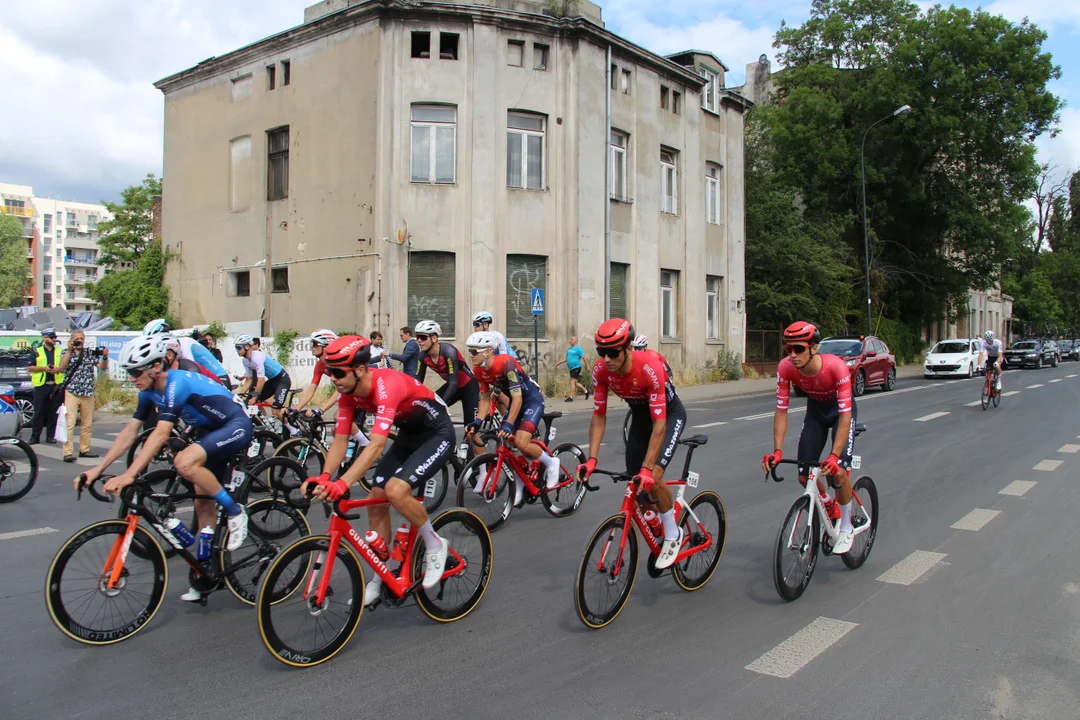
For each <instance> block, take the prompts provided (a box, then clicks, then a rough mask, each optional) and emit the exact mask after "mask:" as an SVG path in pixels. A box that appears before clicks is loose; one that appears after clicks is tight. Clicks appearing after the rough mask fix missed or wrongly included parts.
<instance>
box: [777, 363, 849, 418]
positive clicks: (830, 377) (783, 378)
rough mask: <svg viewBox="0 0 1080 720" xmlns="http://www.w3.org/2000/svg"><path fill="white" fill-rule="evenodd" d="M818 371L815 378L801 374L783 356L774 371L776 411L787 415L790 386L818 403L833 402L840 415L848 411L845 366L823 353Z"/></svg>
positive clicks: (847, 380)
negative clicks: (793, 385) (793, 386)
mask: <svg viewBox="0 0 1080 720" xmlns="http://www.w3.org/2000/svg"><path fill="white" fill-rule="evenodd" d="M818 357H820V358H821V369H820V370H818V372H817V373H816V374H815V375H803V374H802V373H801V372H799V371H798V370H797V369H796V368H795V366H794V365H793V364H792V363H791V358H790V357H786V358H784V359H783V360H781V361H780V367H779V368H778V369H777V371H776V409H777V410H780V411H781V412H787V409H788V402H789V400H790V397H791V385H792V383H794V384H795V387H797V388H799V389H800V390H802V391H803V392H804V393H806V396H807V397H808V398H810V399H811V400H814V401H815V402H819V403H831V402H833V401H835V402H836V404H837V406H838V407H839V408H840V412H842V413H846V412H851V405H852V401H851V370H849V369H848V366H847V363H845V362H844V361H843V360H841V359H840V358H839V357H837V356H836V355H829V354H828V353H824V354H821V355H818Z"/></svg>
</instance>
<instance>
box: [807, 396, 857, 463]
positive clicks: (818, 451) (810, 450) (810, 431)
mask: <svg viewBox="0 0 1080 720" xmlns="http://www.w3.org/2000/svg"><path fill="white" fill-rule="evenodd" d="M858 417H859V408H858V406H856V405H855V402H854V401H852V403H851V426H850V427H849V428H848V437H847V442H846V443H844V452H843V453H841V454H840V467H842V468H849V467H851V457H852V455H854V454H855V423H856V422H857V420H858ZM839 424H840V406H839V405H837V404H836V401H835V400H833V401H832V402H830V403H821V402H817V401H816V400H812V399H809V398H807V400H806V419H805V420H803V426H802V434H801V435H799V456H798V460H799V475H800V476H806V475H809V474H810V463H816V462H821V460H822V457H821V456H822V453H823V452H824V450H825V443H826V441H827V440H828V439H829V431H830V430H831V431H832V439H833V442H834V443H835V442H836V429H837V426H838V425H839Z"/></svg>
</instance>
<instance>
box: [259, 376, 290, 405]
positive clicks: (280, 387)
mask: <svg viewBox="0 0 1080 720" xmlns="http://www.w3.org/2000/svg"><path fill="white" fill-rule="evenodd" d="M290 389H292V378H291V377H289V373H287V372H285V371H284V370H282V371H281V372H280V373H278V374H277V375H275V376H274V377H273V378H271V379H270V380H267V381H266V383H265V384H263V389H262V392H261V393H259V402H264V401H266V400H267V399H269V398H271V397H273V398H274V402H273V408H274V409H275V410H280V409H281V408H283V407H285V396H286V395H288V394H289V390H290Z"/></svg>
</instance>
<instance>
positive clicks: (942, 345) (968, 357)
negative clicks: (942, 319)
mask: <svg viewBox="0 0 1080 720" xmlns="http://www.w3.org/2000/svg"><path fill="white" fill-rule="evenodd" d="M979 351H980V345H979V342H978V341H977V340H974V339H972V338H959V339H955V340H954V339H950V340H942V341H941V342H939V343H938V344H937V345H934V347H932V348H930V352H928V353H927V354H926V360H925V361H924V362H923V377H928V378H929V377H972V376H973V375H976V374H978V373H980V372H981V371H982V368H981V366H980V365H979ZM983 364H985V360H984V363H983Z"/></svg>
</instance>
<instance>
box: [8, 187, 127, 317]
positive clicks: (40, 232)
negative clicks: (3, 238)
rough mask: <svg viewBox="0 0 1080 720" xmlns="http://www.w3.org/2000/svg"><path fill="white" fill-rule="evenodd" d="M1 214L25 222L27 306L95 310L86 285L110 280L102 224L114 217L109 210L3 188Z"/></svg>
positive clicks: (70, 310)
mask: <svg viewBox="0 0 1080 720" xmlns="http://www.w3.org/2000/svg"><path fill="white" fill-rule="evenodd" d="M0 201H2V202H3V207H0V213H5V214H9V215H14V216H17V217H19V218H20V219H22V221H23V237H24V238H25V239H26V244H27V245H26V253H27V258H28V259H29V260H30V279H31V280H32V281H31V283H30V286H29V288H28V290H27V293H26V298H25V302H26V304H27V305H38V306H40V307H41V308H43V309H48V308H53V307H62V308H64V309H65V310H67V311H69V312H73V313H75V312H82V311H86V310H94V309H95V308H96V307H97V304H98V303H97V301H96V300H93V299H92V298H90V297H89V294H88V292H87V288H86V285H87V283H92V282H96V281H97V280H100V279H101V277H102V276H103V275H104V271H105V268H104V267H102V266H101V265H100V264H98V246H97V240H98V232H97V224H98V223H99V222H102V221H104V220H109V219H111V218H112V215H111V214H110V213H109V212H108V210H106V209H105V206H104V205H96V204H92V203H80V202H74V201H66V200H55V199H53V198H41V197H35V196H34V189H33V187H31V186H29V185H12V184H7V183H0Z"/></svg>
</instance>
